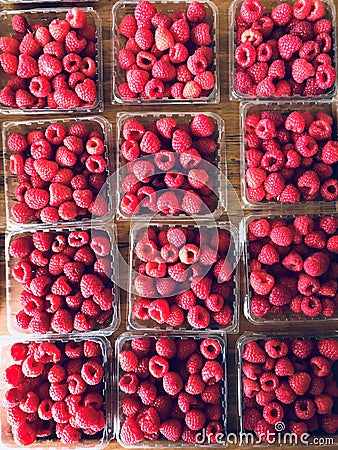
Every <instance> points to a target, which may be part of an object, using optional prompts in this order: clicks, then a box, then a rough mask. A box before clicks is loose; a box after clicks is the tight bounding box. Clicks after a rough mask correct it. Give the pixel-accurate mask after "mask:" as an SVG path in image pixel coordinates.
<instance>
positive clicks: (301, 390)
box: [289, 372, 311, 395]
mask: <svg viewBox="0 0 338 450" xmlns="http://www.w3.org/2000/svg"><path fill="white" fill-rule="evenodd" d="M310 382H311V377H310V375H309V374H308V373H306V372H297V373H295V374H294V375H291V376H290V377H289V385H290V387H291V389H292V390H293V391H294V392H295V394H297V395H304V394H305V393H306V391H307V390H308V389H309V386H310Z"/></svg>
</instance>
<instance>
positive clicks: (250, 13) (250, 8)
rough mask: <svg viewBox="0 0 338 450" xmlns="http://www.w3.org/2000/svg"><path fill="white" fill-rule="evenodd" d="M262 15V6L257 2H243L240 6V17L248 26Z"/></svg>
mask: <svg viewBox="0 0 338 450" xmlns="http://www.w3.org/2000/svg"><path fill="white" fill-rule="evenodd" d="M262 14H263V6H262V4H261V2H259V1H257V0H244V2H243V3H242V5H241V10H240V17H241V18H242V19H243V20H244V21H245V22H246V23H248V24H250V23H253V22H256V21H257V20H258V19H259V18H260V17H261V16H262Z"/></svg>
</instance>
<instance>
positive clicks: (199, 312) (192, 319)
mask: <svg viewBox="0 0 338 450" xmlns="http://www.w3.org/2000/svg"><path fill="white" fill-rule="evenodd" d="M187 321H188V323H189V324H190V325H191V326H192V327H193V328H196V329H201V328H207V327H208V325H209V322H210V314H209V313H208V311H207V310H206V309H205V308H204V307H203V306H200V305H195V306H193V307H191V308H190V309H189V311H188V315H187Z"/></svg>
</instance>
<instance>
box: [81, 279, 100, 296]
mask: <svg viewBox="0 0 338 450" xmlns="http://www.w3.org/2000/svg"><path fill="white" fill-rule="evenodd" d="M103 287H104V286H103V283H102V281H101V280H100V278H98V277H97V276H96V275H92V274H85V275H83V277H82V278H81V282H80V288H81V293H82V295H83V296H84V297H85V298H89V297H91V296H92V295H94V294H98V293H99V292H101V291H102V289H103Z"/></svg>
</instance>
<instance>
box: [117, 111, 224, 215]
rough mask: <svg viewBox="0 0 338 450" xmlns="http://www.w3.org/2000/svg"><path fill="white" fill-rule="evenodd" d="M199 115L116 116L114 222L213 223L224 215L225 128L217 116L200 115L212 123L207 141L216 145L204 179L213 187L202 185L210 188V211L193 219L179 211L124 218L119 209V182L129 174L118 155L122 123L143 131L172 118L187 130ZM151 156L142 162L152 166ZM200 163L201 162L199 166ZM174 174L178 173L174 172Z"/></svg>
mask: <svg viewBox="0 0 338 450" xmlns="http://www.w3.org/2000/svg"><path fill="white" fill-rule="evenodd" d="M198 114H203V113H190V112H189V113H187V112H185V113H178V112H166V113H162V112H161V113H159V112H145V113H143V114H142V113H140V112H137V113H129V112H128V113H118V114H117V137H116V156H117V163H116V167H117V168H118V170H117V219H123V220H136V221H139V220H148V219H150V218H154V216H155V215H156V220H158V221H162V220H163V221H168V220H169V221H172V220H180V221H181V220H182V221H186V220H191V217H193V218H194V219H196V220H199V219H201V220H202V219H209V218H210V219H217V218H219V217H220V216H221V215H222V214H223V213H224V212H225V211H227V203H228V201H227V178H226V174H227V164H226V144H225V124H224V121H223V119H221V117H220V116H219V115H218V114H215V113H210V112H208V113H204V114H205V115H207V116H208V117H209V118H210V119H212V121H213V123H214V126H215V130H214V133H213V135H212V136H211V138H212V139H213V140H214V141H215V143H216V151H215V153H214V154H215V156H214V159H213V161H212V162H211V163H210V165H208V175H209V180H211V181H210V183H211V182H213V181H214V180H216V184H215V186H214V185H213V186H212V187H211V184H210V183H209V184H208V182H207V183H206V186H207V187H210V189H211V190H212V192H211V195H210V197H211V198H212V199H213V204H212V207H210V209H209V207H207V209H206V211H205V212H204V213H203V211H201V212H200V213H198V214H195V215H193V216H190V215H188V214H187V213H184V212H183V211H182V212H180V213H177V214H174V215H171V214H164V213H161V212H160V213H155V214H154V213H153V212H151V211H150V210H149V209H146V208H143V207H142V208H140V210H139V212H134V213H133V214H132V215H128V214H126V213H125V212H124V211H123V210H122V209H121V201H122V198H123V196H124V191H123V188H122V184H123V180H124V179H125V177H126V176H127V175H128V174H129V173H130V171H129V168H130V166H129V165H128V164H127V161H126V160H125V159H124V158H123V156H122V155H121V147H122V144H123V142H124V141H125V139H124V138H123V133H122V131H123V126H124V124H125V123H126V121H127V120H128V119H133V120H136V121H138V122H139V123H141V124H142V125H143V126H144V127H145V128H146V129H148V128H149V127H151V126H153V125H155V123H156V121H157V120H159V119H163V118H173V119H175V120H176V122H177V125H178V126H183V127H184V126H189V125H190V123H191V121H192V120H193V118H194V117H195V116H196V115H198ZM153 158H154V155H153V154H151V155H147V156H144V157H143V159H144V160H146V161H150V162H152V163H153ZM139 160H142V158H139ZM203 161H204V158H203V159H202V163H203ZM173 171H174V173H176V170H175V169H173ZM180 171H181V172H182V173H183V175H185V176H187V174H188V169H183V168H180ZM157 172H158V175H159V176H161V174H162V176H163V174H164V173H165V172H164V171H161V170H160V169H158V170H157ZM157 172H155V175H157ZM177 172H178V170H177ZM160 190H161V193H163V192H165V191H169V189H168V188H167V189H166V188H164V189H160ZM177 191H178V193H180V192H179V191H181V189H178V190H177Z"/></svg>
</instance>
